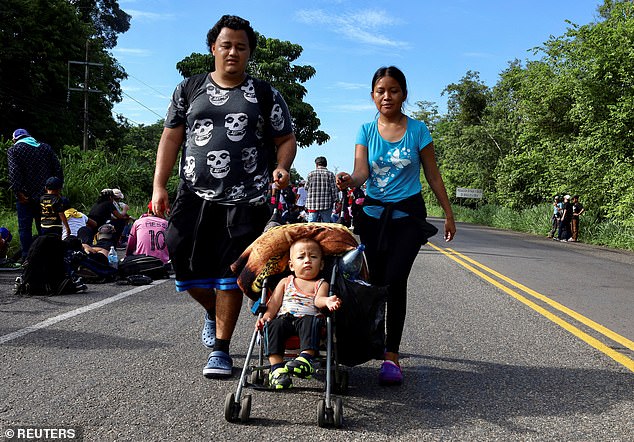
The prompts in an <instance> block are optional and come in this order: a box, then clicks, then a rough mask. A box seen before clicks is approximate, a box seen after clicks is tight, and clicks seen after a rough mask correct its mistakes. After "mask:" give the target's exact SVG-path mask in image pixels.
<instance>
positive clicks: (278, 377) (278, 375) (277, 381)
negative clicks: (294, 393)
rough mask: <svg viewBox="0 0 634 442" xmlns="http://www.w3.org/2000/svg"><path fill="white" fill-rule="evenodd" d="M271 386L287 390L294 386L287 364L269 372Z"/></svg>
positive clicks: (275, 388)
mask: <svg viewBox="0 0 634 442" xmlns="http://www.w3.org/2000/svg"><path fill="white" fill-rule="evenodd" d="M269 386H270V387H271V388H272V389H274V390H285V389H287V388H291V387H292V386H293V380H292V379H291V375H290V374H289V373H288V369H287V368H286V367H285V366H284V367H280V368H276V369H275V370H273V371H271V372H269Z"/></svg>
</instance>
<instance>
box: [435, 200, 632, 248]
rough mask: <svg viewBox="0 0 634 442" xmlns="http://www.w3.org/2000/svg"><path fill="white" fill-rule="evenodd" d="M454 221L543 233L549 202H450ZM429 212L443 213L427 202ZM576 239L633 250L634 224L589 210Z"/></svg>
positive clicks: (546, 231) (547, 218)
mask: <svg viewBox="0 0 634 442" xmlns="http://www.w3.org/2000/svg"><path fill="white" fill-rule="evenodd" d="M453 210H454V215H455V217H456V221H460V222H465V223H471V224H479V225H482V226H489V227H497V228H500V229H507V230H513V231H516V232H524V233H531V234H535V235H540V236H546V235H547V234H548V232H549V231H550V226H551V224H550V215H551V210H552V209H551V206H550V204H543V205H541V206H537V207H531V208H527V209H525V210H522V211H514V210H511V209H507V208H504V207H499V206H493V205H482V206H480V207H478V208H477V209H470V208H467V207H463V206H458V205H454V206H453ZM427 212H428V213H429V216H435V217H440V218H442V217H444V214H443V211H442V209H441V208H440V207H437V206H433V205H431V204H429V206H428V207H427ZM579 241H580V242H584V243H588V244H596V245H601V246H606V247H612V248H615V249H623V250H634V227H628V226H625V225H622V224H618V223H615V222H613V221H603V222H598V221H596V220H593V219H592V217H591V216H589V215H588V214H582V215H581V219H580V221H579Z"/></svg>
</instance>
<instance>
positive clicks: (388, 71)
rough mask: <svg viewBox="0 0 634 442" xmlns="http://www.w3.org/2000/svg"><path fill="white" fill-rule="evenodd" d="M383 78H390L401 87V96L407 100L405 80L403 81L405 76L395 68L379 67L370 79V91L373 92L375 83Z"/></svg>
mask: <svg viewBox="0 0 634 442" xmlns="http://www.w3.org/2000/svg"><path fill="white" fill-rule="evenodd" d="M383 77H392V78H393V79H395V80H396V82H397V83H398V84H399V86H401V90H402V91H403V96H404V97H405V98H407V80H405V74H404V73H403V71H401V70H400V69H399V68H397V67H396V66H389V67H385V66H383V67H380V68H378V69H377V70H376V72H375V73H374V77H372V90H374V86H375V85H376V83H377V81H379V80H380V79H381V78H383Z"/></svg>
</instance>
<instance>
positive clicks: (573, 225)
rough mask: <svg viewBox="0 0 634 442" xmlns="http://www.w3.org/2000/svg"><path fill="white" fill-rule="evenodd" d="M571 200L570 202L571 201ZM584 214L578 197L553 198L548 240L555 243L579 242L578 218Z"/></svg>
mask: <svg viewBox="0 0 634 442" xmlns="http://www.w3.org/2000/svg"><path fill="white" fill-rule="evenodd" d="M571 200H572V201H571ZM584 212H585V209H584V208H583V205H582V204H581V203H580V202H579V195H574V196H573V197H571V196H570V195H565V196H564V197H563V198H560V197H559V196H555V197H554V198H553V211H552V216H551V218H550V220H551V228H550V232H549V233H548V238H552V239H554V240H555V241H568V242H577V241H578V240H579V217H580V216H581V215H582V214H583V213H584Z"/></svg>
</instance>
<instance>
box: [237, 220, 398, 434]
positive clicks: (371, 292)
mask: <svg viewBox="0 0 634 442" xmlns="http://www.w3.org/2000/svg"><path fill="white" fill-rule="evenodd" d="M272 230H277V231H276V232H273V234H272V235H270V234H269V232H265V233H264V234H263V235H262V236H261V237H260V238H258V240H256V241H255V242H254V244H252V246H254V245H255V247H254V249H257V247H258V244H257V243H258V242H259V241H263V238H264V241H265V240H266V237H268V236H277V241H276V242H275V243H276V244H278V243H279V242H280V239H281V238H282V237H286V238H287V241H284V242H285V243H286V248H288V247H289V244H290V243H291V242H293V241H295V240H296V239H298V238H300V237H312V238H313V239H315V240H316V241H317V242H319V243H320V245H321V246H322V249H323V250H324V254H325V255H326V258H327V259H326V269H327V270H326V271H324V272H323V273H322V276H324V278H325V279H327V280H329V281H330V289H329V296H332V295H333V294H335V293H336V294H337V296H339V297H340V298H341V300H342V306H341V308H340V309H339V310H337V311H335V312H334V313H332V314H327V315H326V319H325V332H324V333H323V335H325V338H324V341H325V342H324V345H323V346H322V347H325V350H322V349H320V354H321V352H322V351H325V360H324V358H323V356H321V359H320V362H321V369H322V370H323V371H325V381H326V382H325V394H324V398H323V399H322V400H320V401H319V402H318V404H317V405H318V408H317V424H318V425H319V426H320V427H326V426H334V427H335V428H340V427H341V426H342V425H343V400H342V399H341V398H340V397H335V396H333V394H332V393H337V394H345V393H346V391H347V389H348V378H349V375H348V371H347V370H346V369H345V368H344V365H345V366H348V367H352V366H354V365H358V364H361V363H364V362H367V361H369V360H371V359H375V358H380V357H382V355H383V350H384V342H383V339H384V323H383V318H384V313H385V297H386V290H385V288H383V287H374V286H370V285H368V284H367V283H365V282H364V281H363V280H362V279H361V280H356V281H354V280H353V278H355V277H357V278H358V277H361V278H363V277H366V278H367V267H366V265H365V259H364V257H363V253H362V252H363V246H359V245H358V244H357V242H356V239H355V238H354V236H353V235H352V234H351V233H350V231H349V230H348V229H347V228H346V227H344V226H341V225H338V224H331V223H309V224H296V225H293V224H289V225H284V226H279V227H275V228H274V229H272ZM320 239H321V241H320ZM248 250H249V249H247V251H248ZM255 252H256V251H255V250H251V253H255ZM245 253H247V252H245ZM286 253H287V252H286ZM359 253H360V260H359V259H356V260H354V264H353V265H351V264H350V263H349V262H348V261H347V258H350V257H351V256H352V255H355V254H357V255H358V254H359ZM255 254H256V255H257V253H255ZM264 258H265V259H266V262H265V263H262V265H261V268H260V271H261V272H264V274H265V275H264V277H263V280H262V281H261V285H260V284H259V283H258V281H257V277H256V278H255V279H254V278H253V273H252V272H251V273H250V271H246V272H245V269H246V267H248V266H243V265H242V264H240V260H238V261H236V264H237V267H238V268H240V267H241V266H242V267H243V272H242V273H239V274H240V276H239V278H238V284H239V285H240V286H241V288H242V289H243V291H244V292H245V294H246V295H247V296H249V297H250V298H251V299H252V300H254V301H255V304H254V305H253V308H252V309H251V310H252V312H253V313H254V314H255V315H257V317H258V319H259V318H261V317H262V315H263V314H264V312H265V311H266V302H267V299H268V296H269V294H270V292H271V291H272V290H273V289H274V288H275V284H274V282H275V281H276V280H277V278H276V276H278V275H280V274H281V273H283V272H284V271H285V263H286V262H287V261H288V259H286V260H285V261H284V260H283V258H282V259H279V258H278V257H277V256H274V255H271V256H264ZM282 262H283V263H284V265H282V264H281V263H282ZM236 264H234V265H236ZM359 264H360V265H359ZM355 265H356V268H355ZM234 271H235V270H234ZM256 271H257V270H256ZM243 273H245V274H244V275H243ZM352 273H358V274H352ZM243 276H244V278H243V279H242V280H241V277H243ZM251 280H253V282H252V284H251V286H248V285H245V286H244V287H243V285H244V284H248V281H251ZM254 288H255V290H253V289H254ZM258 289H259V296H256V292H257V290H258ZM264 339H265V337H264V335H263V333H262V331H260V330H257V329H256V330H254V332H253V335H252V337H251V341H250V344H249V348H248V350H247V353H246V357H245V361H244V366H243V369H242V372H241V374H240V378H239V380H238V385H237V388H236V391H235V392H232V393H228V394H227V396H226V398H225V408H224V415H225V419H226V420H227V421H228V422H241V423H246V422H248V420H249V417H250V413H251V402H252V395H251V394H243V393H244V389H245V388H247V387H253V388H255V389H256V390H257V389H264V388H267V387H268V385H267V381H268V377H267V376H266V374H265V371H266V370H267V369H268V368H269V367H268V365H266V364H265V363H264V345H265V343H264ZM291 339H292V338H291ZM257 344H259V345H258V347H259V348H258V355H257V364H255V365H253V364H252V363H251V359H252V358H253V357H254V353H255V351H256V345H257ZM287 344H288V343H287Z"/></svg>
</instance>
